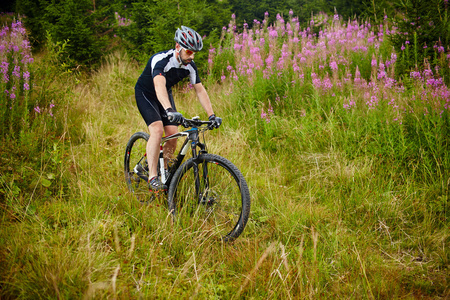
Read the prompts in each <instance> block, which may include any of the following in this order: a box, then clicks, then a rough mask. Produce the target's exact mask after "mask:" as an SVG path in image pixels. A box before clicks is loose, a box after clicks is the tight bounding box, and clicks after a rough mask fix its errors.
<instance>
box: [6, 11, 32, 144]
mask: <svg viewBox="0 0 450 300" xmlns="http://www.w3.org/2000/svg"><path fill="white" fill-rule="evenodd" d="M31 63H33V58H32V57H31V46H30V43H29V41H28V39H27V35H26V31H25V28H24V27H23V25H22V22H21V21H20V20H15V21H13V22H12V23H11V24H10V26H7V25H5V26H3V27H2V29H1V31H0V72H1V74H0V77H1V78H0V90H1V94H0V115H1V117H0V118H1V122H2V124H1V126H0V130H1V135H2V136H5V135H11V136H14V135H17V134H18V132H19V131H20V130H21V129H22V128H23V127H24V126H26V124H27V123H28V120H29V113H30V112H29V110H28V107H29V105H30V103H29V102H30V89H31V83H30V71H29V65H30V64H31ZM38 109H39V107H38Z"/></svg>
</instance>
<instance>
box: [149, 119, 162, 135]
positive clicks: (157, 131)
mask: <svg viewBox="0 0 450 300" xmlns="http://www.w3.org/2000/svg"><path fill="white" fill-rule="evenodd" d="M148 130H149V131H150V136H151V137H157V138H161V137H162V135H163V133H164V127H163V124H162V122H154V123H152V124H150V125H149V126H148Z"/></svg>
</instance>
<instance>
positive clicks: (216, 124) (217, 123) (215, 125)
mask: <svg viewBox="0 0 450 300" xmlns="http://www.w3.org/2000/svg"><path fill="white" fill-rule="evenodd" d="M208 119H209V121H211V125H210V127H211V128H219V127H220V125H221V124H222V118H219V117H216V115H215V114H212V115H210V116H209V118H208Z"/></svg>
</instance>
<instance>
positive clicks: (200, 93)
mask: <svg viewBox="0 0 450 300" xmlns="http://www.w3.org/2000/svg"><path fill="white" fill-rule="evenodd" d="M194 89H195V92H196V93H197V97H198V100H199V101H200V104H201V105H202V107H203V109H204V110H205V111H206V113H207V114H208V117H209V116H211V115H213V114H214V111H213V109H212V105H211V100H210V99H209V96H208V93H207V92H206V89H205V87H204V86H203V84H201V83H196V84H194Z"/></svg>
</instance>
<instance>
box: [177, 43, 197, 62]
mask: <svg viewBox="0 0 450 300" xmlns="http://www.w3.org/2000/svg"><path fill="white" fill-rule="evenodd" d="M180 49H181V50H180V52H179V53H180V60H181V63H182V64H183V65H188V64H190V63H191V62H192V60H193V59H194V56H195V52H194V51H191V50H188V49H184V48H183V47H180Z"/></svg>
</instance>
